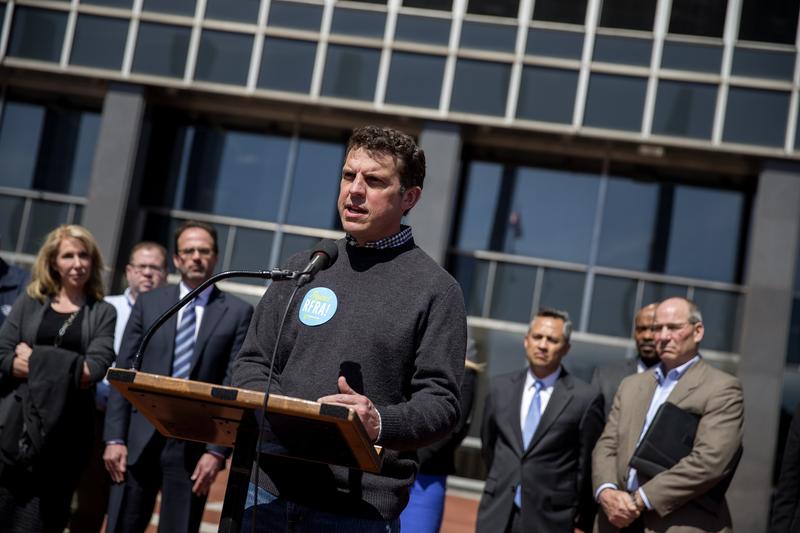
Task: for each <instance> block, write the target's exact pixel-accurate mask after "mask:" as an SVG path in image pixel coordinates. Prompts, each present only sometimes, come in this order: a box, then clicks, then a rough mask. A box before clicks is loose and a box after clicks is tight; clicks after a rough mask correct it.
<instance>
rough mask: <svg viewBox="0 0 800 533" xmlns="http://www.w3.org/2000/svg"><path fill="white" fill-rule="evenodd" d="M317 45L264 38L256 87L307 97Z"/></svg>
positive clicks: (277, 38)
mask: <svg viewBox="0 0 800 533" xmlns="http://www.w3.org/2000/svg"><path fill="white" fill-rule="evenodd" d="M316 53H317V43H314V42H311V41H295V40H294V39H281V38H280V37H265V38H264V52H263V55H262V57H261V70H260V71H259V75H258V86H259V87H263V88H265V89H275V90H278V91H292V92H298V93H307V92H308V91H309V90H310V89H311V75H312V73H313V71H314V60H315V59H316Z"/></svg>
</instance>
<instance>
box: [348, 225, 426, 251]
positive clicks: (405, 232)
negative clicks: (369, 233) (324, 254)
mask: <svg viewBox="0 0 800 533" xmlns="http://www.w3.org/2000/svg"><path fill="white" fill-rule="evenodd" d="M412 237H413V235H412V234H411V226H401V229H400V231H399V232H397V233H395V234H394V235H390V236H388V237H384V238H383V239H380V240H377V241H368V242H365V243H364V244H363V245H362V246H363V247H364V248H377V249H378V250H385V249H387V248H397V247H398V246H402V245H404V244H405V243H407V242H408V241H410V240H411V239H412ZM346 239H347V244H349V245H350V246H358V242H357V241H356V240H355V239H354V238H353V236H352V235H350V234H349V233H348V234H347V236H346Z"/></svg>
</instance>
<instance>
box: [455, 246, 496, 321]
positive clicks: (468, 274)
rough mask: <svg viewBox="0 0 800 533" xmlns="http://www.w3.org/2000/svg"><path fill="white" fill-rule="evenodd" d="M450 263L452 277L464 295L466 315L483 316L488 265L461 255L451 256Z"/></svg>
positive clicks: (485, 262)
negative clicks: (451, 265) (451, 264)
mask: <svg viewBox="0 0 800 533" xmlns="http://www.w3.org/2000/svg"><path fill="white" fill-rule="evenodd" d="M452 263H453V267H452V272H453V277H455V278H456V279H457V280H458V283H459V284H460V285H461V291H462V292H463V293H464V303H465V304H466V307H467V314H468V315H470V316H483V302H484V299H485V295H486V280H487V276H488V272H489V263H488V262H487V261H479V260H477V259H475V258H474V257H467V256H461V255H456V256H453V259H452Z"/></svg>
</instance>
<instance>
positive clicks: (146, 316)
mask: <svg viewBox="0 0 800 533" xmlns="http://www.w3.org/2000/svg"><path fill="white" fill-rule="evenodd" d="M178 295H179V287H178V286H177V285H174V286H169V287H161V288H159V289H156V290H154V291H150V292H147V293H144V294H141V295H140V296H139V298H137V300H136V304H135V305H134V306H133V309H132V310H131V316H130V319H129V320H128V325H127V326H126V327H125V333H124V335H123V337H122V345H121V346H120V353H119V357H118V359H117V366H118V367H120V368H129V367H130V366H131V363H132V361H133V357H134V355H135V353H136V350H137V349H138V348H139V343H140V342H141V339H142V336H143V335H144V333H145V332H146V331H147V328H149V327H150V325H151V324H153V323H154V322H155V321H156V319H157V318H158V317H159V316H160V315H161V314H162V313H163V312H164V311H166V310H167V309H169V307H170V306H172V305H173V304H175V303H176V302H177V301H178ZM252 314H253V308H252V306H250V305H249V304H247V303H246V302H244V301H242V300H240V299H239V298H236V297H235V296H232V295H230V294H225V293H223V292H221V291H220V290H218V289H217V288H214V289H213V291H212V293H211V295H210V297H209V299H208V303H207V304H206V307H205V311H204V312H203V319H202V322H201V323H200V331H199V332H198V334H197V340H196V342H195V357H194V362H193V363H192V369H191V371H190V375H189V379H192V380H197V381H205V382H209V383H222V384H227V383H228V382H229V380H230V371H229V369H230V365H231V362H232V361H233V358H234V357H235V356H236V354H237V353H238V352H239V348H240V347H241V345H242V341H244V337H245V334H246V333H247V328H248V326H249V325H250V317H251V316H252ZM177 320H178V319H177V315H175V316H173V317H172V318H170V319H169V320H168V321H167V322H166V323H165V324H164V325H163V326H162V327H161V329H159V330H158V331H157V332H156V333H155V334H154V335H153V337H152V338H151V339H150V344H149V345H148V346H147V349H146V350H145V352H144V354H143V355H142V366H141V371H142V372H149V373H153V374H160V375H163V376H169V375H170V374H171V373H172V357H173V352H174V351H175V330H176V328H177ZM154 434H155V428H154V427H153V426H152V424H150V422H148V421H147V419H145V417H144V416H142V415H141V413H139V412H138V411H137V410H136V409H133V408H132V407H131V404H130V403H128V401H127V400H125V399H124V398H123V397H122V395H121V394H119V393H118V392H117V391H116V389H113V388H112V390H111V393H110V394H109V398H108V408H107V410H106V421H105V431H104V434H103V438H104V440H105V441H106V442H108V441H112V440H120V441H123V442H125V443H126V444H127V446H128V464H131V465H132V464H136V461H137V460H138V459H139V457H140V456H141V454H142V451H143V450H144V448H145V446H146V445H147V443H148V442H150V439H151V438H153V435H154ZM186 449H187V455H189V454H190V455H191V457H187V463H191V462H193V461H196V460H197V459H199V458H200V455H202V454H203V451H204V450H205V449H206V448H205V446H204V445H202V444H197V443H193V445H192V446H189V445H187V447H186ZM210 449H215V450H217V448H210ZM195 456H196V457H195ZM192 468H193V466H192Z"/></svg>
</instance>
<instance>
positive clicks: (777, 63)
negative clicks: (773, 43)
mask: <svg viewBox="0 0 800 533" xmlns="http://www.w3.org/2000/svg"><path fill="white" fill-rule="evenodd" d="M794 60H795V54H794V52H782V51H776V50H757V49H754V48H743V47H741V46H737V47H736V49H735V51H734V53H733V66H732V67H731V74H732V75H734V76H752V77H754V78H773V79H776V80H787V81H791V79H792V75H793V74H794Z"/></svg>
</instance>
